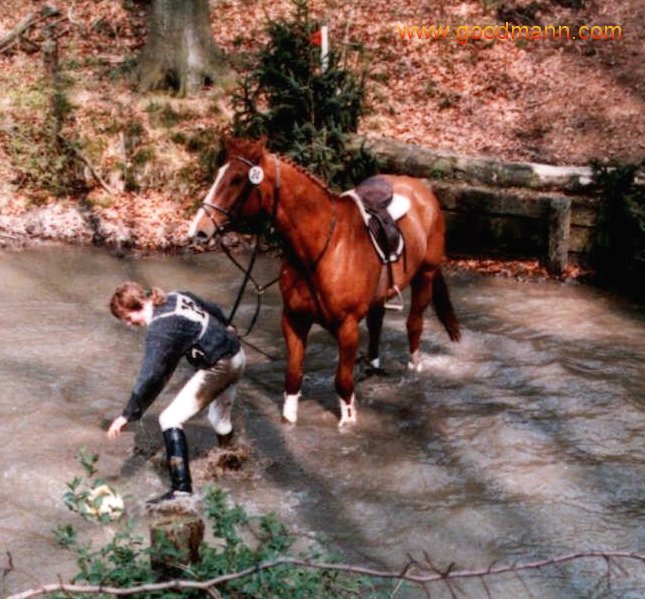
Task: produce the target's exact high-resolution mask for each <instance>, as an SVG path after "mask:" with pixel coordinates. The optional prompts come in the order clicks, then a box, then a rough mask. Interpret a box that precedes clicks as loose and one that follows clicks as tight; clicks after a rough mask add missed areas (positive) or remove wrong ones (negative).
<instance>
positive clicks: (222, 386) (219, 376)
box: [159, 349, 246, 435]
mask: <svg viewBox="0 0 645 599" xmlns="http://www.w3.org/2000/svg"><path fill="white" fill-rule="evenodd" d="M245 365H246V357H245V355H244V350H243V349H240V351H239V352H237V353H236V354H235V355H234V356H233V357H231V358H222V359H221V360H218V361H217V363H216V364H215V365H213V366H211V367H210V368H205V369H200V370H198V371H197V372H196V373H195V374H194V375H193V376H192V377H191V379H190V380H189V381H188V382H187V383H186V384H185V385H184V386H183V387H182V389H181V391H179V393H178V394H177V397H175V399H174V400H173V401H172V402H171V403H170V405H169V406H168V407H167V408H166V409H165V410H164V411H163V412H161V414H160V415H159V426H161V430H162V431H165V430H168V429H169V428H183V424H184V422H186V421H187V420H188V419H190V418H192V417H193V416H194V415H195V414H197V413H199V412H201V411H202V410H203V409H204V408H205V407H206V406H208V419H209V420H210V422H211V424H212V425H213V428H214V429H215V432H216V433H217V434H218V435H228V434H229V433H230V432H231V431H232V430H233V423H232V422H231V410H232V409H233V402H234V401H235V394H236V392H237V385H238V383H239V381H240V379H241V378H242V375H243V374H244V367H245Z"/></svg>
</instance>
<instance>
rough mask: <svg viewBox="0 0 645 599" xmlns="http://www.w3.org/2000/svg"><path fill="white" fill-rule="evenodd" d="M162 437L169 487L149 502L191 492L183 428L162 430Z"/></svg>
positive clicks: (157, 501)
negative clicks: (164, 446) (164, 444)
mask: <svg viewBox="0 0 645 599" xmlns="http://www.w3.org/2000/svg"><path fill="white" fill-rule="evenodd" d="M163 438H164V441H165V442H166V456H167V458H168V470H169V472H170V484H171V489H170V491H168V492H167V493H165V494H164V495H162V496H161V497H158V498H157V499H152V500H150V501H148V503H149V504H153V503H159V502H160V501H167V500H169V499H176V498H177V497H181V496H185V495H190V494H191V493H192V492H193V486H192V481H191V479H190V469H189V467H188V445H187V443H186V434H185V433H184V431H183V429H180V428H169V429H167V430H165V431H164V432H163Z"/></svg>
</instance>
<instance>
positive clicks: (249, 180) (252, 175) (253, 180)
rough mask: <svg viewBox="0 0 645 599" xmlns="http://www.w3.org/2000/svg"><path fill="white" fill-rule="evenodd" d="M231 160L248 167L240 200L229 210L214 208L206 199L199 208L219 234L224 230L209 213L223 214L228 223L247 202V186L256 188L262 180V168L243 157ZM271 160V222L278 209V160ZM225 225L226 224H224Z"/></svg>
mask: <svg viewBox="0 0 645 599" xmlns="http://www.w3.org/2000/svg"><path fill="white" fill-rule="evenodd" d="M231 158H232V159H233V160H239V161H240V162H243V163H244V164H246V165H247V166H248V167H249V170H248V171H247V176H246V184H245V186H244V190H243V191H242V193H241V194H240V198H239V199H237V200H236V201H235V202H234V203H233V205H232V206H231V208H230V209H229V210H226V209H224V208H220V207H219V206H216V205H215V204H211V203H210V202H209V201H208V197H207V198H206V199H205V200H204V201H203V202H202V205H201V207H202V208H203V209H204V212H205V213H206V216H208V218H209V219H210V221H211V222H212V223H213V225H214V226H215V230H216V231H219V232H221V231H222V229H223V228H224V226H223V225H218V224H217V223H216V222H215V219H214V218H213V214H212V212H211V211H215V212H219V213H220V214H223V215H224V216H225V217H226V218H227V219H228V220H227V222H230V221H232V220H234V216H236V213H239V212H241V210H242V208H243V206H244V203H245V202H246V201H247V199H248V197H249V191H250V190H249V189H248V188H249V185H251V186H252V187H255V188H257V187H258V186H259V185H260V183H262V181H263V180H264V171H263V170H262V167H261V166H260V165H258V164H253V162H251V161H250V160H249V159H248V158H244V156H238V155H235V156H231ZM273 159H274V160H275V183H274V193H273V211H272V214H271V220H272V221H273V220H274V218H275V214H276V211H277V209H278V198H279V190H280V162H279V161H278V159H277V158H276V157H275V156H274V157H273ZM224 224H226V223H224Z"/></svg>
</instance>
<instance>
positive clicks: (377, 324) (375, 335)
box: [366, 304, 385, 370]
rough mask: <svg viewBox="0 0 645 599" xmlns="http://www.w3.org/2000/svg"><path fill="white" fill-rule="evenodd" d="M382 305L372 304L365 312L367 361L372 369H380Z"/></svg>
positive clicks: (383, 309) (383, 308) (383, 311)
mask: <svg viewBox="0 0 645 599" xmlns="http://www.w3.org/2000/svg"><path fill="white" fill-rule="evenodd" d="M384 314H385V305H384V304H374V305H373V306H371V307H370V309H369V311H368V312H367V319H366V320H367V330H368V332H369V341H368V346H367V360H368V362H369V365H370V367H371V368H373V369H376V370H378V369H380V368H381V361H380V358H379V345H380V343H381V330H382V329H383V316H384Z"/></svg>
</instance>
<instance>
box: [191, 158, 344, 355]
mask: <svg viewBox="0 0 645 599" xmlns="http://www.w3.org/2000/svg"><path fill="white" fill-rule="evenodd" d="M231 158H233V159H235V160H239V161H241V162H243V163H244V164H246V165H247V166H248V167H249V172H248V176H247V183H246V187H248V186H249V185H252V186H254V187H257V186H258V185H259V184H260V183H261V182H262V179H263V178H264V173H263V171H262V169H261V168H260V167H259V165H256V164H253V162H251V161H250V160H248V159H247V158H244V157H243V156H239V155H235V156H232V157H231ZM274 160H275V168H276V176H275V183H274V191H273V209H272V213H271V217H270V221H271V222H275V218H276V214H277V212H278V203H279V201H280V162H279V159H278V158H277V157H276V156H274ZM255 169H258V170H255ZM255 179H257V180H255ZM245 192H246V188H245ZM248 197H249V193H248V192H246V193H245V195H244V197H243V198H242V201H241V202H235V204H234V205H233V208H236V207H237V205H238V204H239V207H237V210H236V211H237V212H239V211H241V209H242V207H243V205H244V203H245V202H246V201H247V199H248ZM210 199H211V198H210V194H209V196H207V197H206V199H205V200H204V201H203V202H202V208H204V212H205V213H206V215H207V216H208V218H209V219H210V220H211V222H212V223H213V225H214V226H215V230H216V231H217V232H218V233H220V240H219V241H220V247H221V248H222V249H223V250H224V253H225V254H226V256H227V257H228V259H229V260H230V261H231V262H232V263H233V264H234V265H235V266H236V267H237V268H238V269H239V270H240V271H241V272H242V273H244V278H243V280H242V284H241V286H240V289H239V290H238V293H237V297H236V298H235V302H234V304H233V308H232V309H231V313H230V314H229V316H228V318H227V320H226V324H227V325H230V324H231V323H232V321H233V319H234V318H235V314H236V313H237V310H238V308H239V306H240V303H241V301H242V296H243V295H244V292H245V290H246V286H247V285H248V283H249V281H250V282H251V283H252V284H253V287H254V288H255V293H256V298H257V300H256V307H255V312H254V314H253V318H252V319H251V322H250V324H249V326H248V327H247V329H246V332H245V333H244V334H243V335H239V338H240V339H241V340H244V337H246V336H248V335H249V334H250V333H251V331H252V330H253V328H254V327H255V324H256V322H257V319H258V317H259V315H260V308H261V303H262V299H261V297H262V295H263V294H264V292H265V291H266V290H267V289H268V288H269V287H271V286H272V285H274V284H275V283H277V282H278V281H279V280H280V276H279V275H278V276H277V277H275V278H274V279H272V280H271V281H270V282H269V283H267V284H265V285H260V284H259V283H258V282H257V281H256V280H255V278H254V277H253V275H252V274H251V273H252V270H253V267H254V265H255V260H256V258H257V255H258V251H259V247H260V238H261V233H258V234H257V235H256V242H255V247H254V248H253V254H252V255H251V259H250V260H249V263H248V265H247V266H246V268H245V267H244V266H242V265H241V264H240V263H239V261H238V260H237V259H236V258H235V257H234V256H233V254H232V253H231V250H230V249H229V248H228V247H227V246H226V245H225V243H224V239H223V235H222V232H223V230H224V227H223V226H220V225H218V224H217V223H216V222H215V219H214V218H213V216H212V214H211V210H214V211H216V212H219V213H220V214H222V215H224V216H225V217H226V218H227V219H228V222H230V221H232V220H233V218H234V216H235V215H234V214H233V209H230V210H225V209H223V208H220V207H219V206H216V205H215V204H212V203H211V202H210V201H209V200H210ZM330 203H331V208H332V217H331V220H330V223H329V229H328V230H327V236H326V238H325V243H324V245H323V248H322V250H321V251H320V253H319V254H318V256H316V258H315V259H314V260H313V263H312V268H311V270H312V272H314V271H315V270H316V268H317V266H318V263H319V262H320V260H321V259H322V258H323V256H324V255H325V253H326V252H327V249H328V248H329V245H330V243H331V239H332V237H333V234H334V230H335V229H336V222H337V219H338V216H337V209H336V204H335V203H334V202H330ZM225 224H226V223H225ZM244 343H246V344H247V345H249V346H250V347H252V348H253V349H255V350H256V351H258V352H260V353H261V354H263V355H265V356H267V357H269V358H271V359H275V358H274V357H273V356H270V355H269V354H267V353H266V352H264V351H262V350H261V349H259V348H257V347H255V346H254V345H252V344H250V343H249V342H248V341H244Z"/></svg>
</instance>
